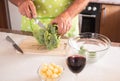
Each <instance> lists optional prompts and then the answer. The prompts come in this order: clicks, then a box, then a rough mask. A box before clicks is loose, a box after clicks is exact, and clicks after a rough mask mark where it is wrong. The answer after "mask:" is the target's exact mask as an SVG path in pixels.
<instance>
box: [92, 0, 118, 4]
mask: <svg viewBox="0 0 120 81" xmlns="http://www.w3.org/2000/svg"><path fill="white" fill-rule="evenodd" d="M90 1H91V2H97V3H106V4H117V5H120V0H90Z"/></svg>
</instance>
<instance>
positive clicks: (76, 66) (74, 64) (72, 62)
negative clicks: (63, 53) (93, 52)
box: [67, 55, 86, 73]
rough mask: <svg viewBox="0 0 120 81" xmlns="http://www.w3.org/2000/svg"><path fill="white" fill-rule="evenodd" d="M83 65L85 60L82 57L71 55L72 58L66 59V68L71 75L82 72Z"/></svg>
mask: <svg viewBox="0 0 120 81" xmlns="http://www.w3.org/2000/svg"><path fill="white" fill-rule="evenodd" d="M85 64H86V58H85V57H83V56H79V55H73V56H69V57H68V58H67V65H68V68H69V69H70V70H71V71H72V72H73V73H79V72H81V71H82V70H83V68H84V66H85Z"/></svg>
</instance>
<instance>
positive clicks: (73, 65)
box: [66, 41, 86, 81]
mask: <svg viewBox="0 0 120 81" xmlns="http://www.w3.org/2000/svg"><path fill="white" fill-rule="evenodd" d="M74 45H75V44H72V45H71V44H70V41H69V42H68V45H67V48H66V49H67V50H66V53H67V58H66V64H67V66H68V68H69V70H70V71H71V72H72V73H74V74H75V76H76V79H75V81H78V74H79V73H80V72H81V71H82V70H83V69H84V67H85V65H86V55H85V54H80V52H79V46H78V45H77V44H76V46H78V48H77V47H76V46H74Z"/></svg>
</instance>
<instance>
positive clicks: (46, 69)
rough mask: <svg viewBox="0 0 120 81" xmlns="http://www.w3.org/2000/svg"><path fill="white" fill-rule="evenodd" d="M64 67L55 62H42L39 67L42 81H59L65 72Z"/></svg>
mask: <svg viewBox="0 0 120 81" xmlns="http://www.w3.org/2000/svg"><path fill="white" fill-rule="evenodd" d="M63 71H64V69H63V67H62V66H60V65H57V64H55V63H48V64H42V65H41V66H40V67H39V69H38V75H39V77H40V79H41V81H59V80H60V79H61V77H62V74H63Z"/></svg>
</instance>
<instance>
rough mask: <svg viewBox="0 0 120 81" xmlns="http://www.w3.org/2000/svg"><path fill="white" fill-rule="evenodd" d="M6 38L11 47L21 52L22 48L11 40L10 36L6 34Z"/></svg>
mask: <svg viewBox="0 0 120 81" xmlns="http://www.w3.org/2000/svg"><path fill="white" fill-rule="evenodd" d="M6 40H7V41H9V42H11V43H12V45H13V47H14V48H15V49H16V50H18V51H19V52H20V53H23V51H22V49H21V48H20V47H19V46H18V45H17V44H16V43H15V41H13V39H12V38H11V37H10V36H6Z"/></svg>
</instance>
